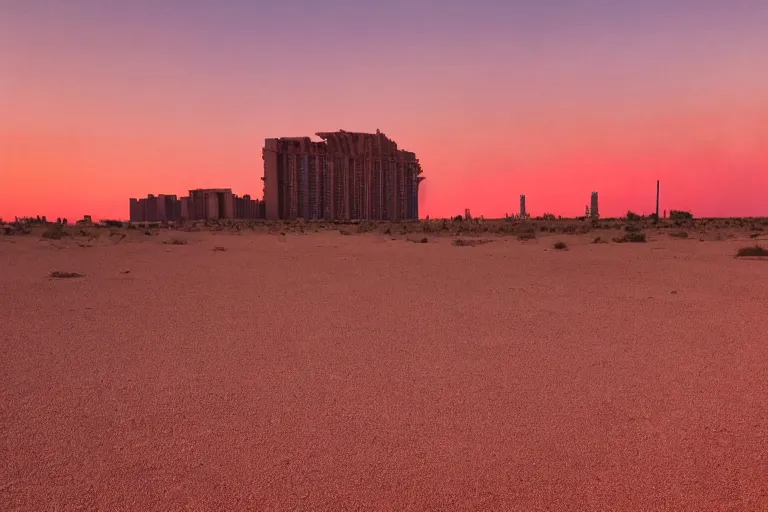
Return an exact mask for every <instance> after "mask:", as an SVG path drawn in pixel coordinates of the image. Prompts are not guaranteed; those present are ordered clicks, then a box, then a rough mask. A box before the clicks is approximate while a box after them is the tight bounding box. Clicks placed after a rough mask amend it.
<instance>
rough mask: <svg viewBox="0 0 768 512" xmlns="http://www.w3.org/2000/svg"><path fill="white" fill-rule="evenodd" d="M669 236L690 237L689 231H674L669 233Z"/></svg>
mask: <svg viewBox="0 0 768 512" xmlns="http://www.w3.org/2000/svg"><path fill="white" fill-rule="evenodd" d="M669 236H671V237H673V238H688V232H687V231H673V232H672V233H670V234H669Z"/></svg>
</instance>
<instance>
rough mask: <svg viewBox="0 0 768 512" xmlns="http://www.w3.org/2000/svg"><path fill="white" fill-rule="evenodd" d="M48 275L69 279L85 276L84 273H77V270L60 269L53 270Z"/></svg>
mask: <svg viewBox="0 0 768 512" xmlns="http://www.w3.org/2000/svg"><path fill="white" fill-rule="evenodd" d="M49 276H50V277H52V278H55V279H71V278H74V277H85V274H78V273H77V272H61V271H60V270H54V271H53V272H51V273H50V274H49Z"/></svg>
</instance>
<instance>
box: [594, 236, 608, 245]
mask: <svg viewBox="0 0 768 512" xmlns="http://www.w3.org/2000/svg"><path fill="white" fill-rule="evenodd" d="M592 243H593V244H607V243H608V241H607V240H603V239H602V238H601V237H599V236H598V237H595V239H594V240H592Z"/></svg>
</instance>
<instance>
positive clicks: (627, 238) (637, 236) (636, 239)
mask: <svg viewBox="0 0 768 512" xmlns="http://www.w3.org/2000/svg"><path fill="white" fill-rule="evenodd" d="M613 241H614V242H616V243H617V244H624V243H627V242H629V243H643V242H647V240H646V239H645V233H627V234H626V235H624V236H620V237H616V238H614V239H613Z"/></svg>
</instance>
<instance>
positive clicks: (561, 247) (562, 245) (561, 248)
mask: <svg viewBox="0 0 768 512" xmlns="http://www.w3.org/2000/svg"><path fill="white" fill-rule="evenodd" d="M553 247H554V248H555V249H557V250H558V251H564V250H565V249H567V248H568V245H566V243H565V242H555V245H554V246H553Z"/></svg>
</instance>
